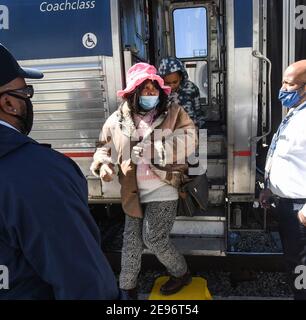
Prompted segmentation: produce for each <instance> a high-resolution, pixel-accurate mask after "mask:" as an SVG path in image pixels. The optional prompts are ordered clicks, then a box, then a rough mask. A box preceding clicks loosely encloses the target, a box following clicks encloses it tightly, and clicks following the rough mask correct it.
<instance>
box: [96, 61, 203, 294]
mask: <svg viewBox="0 0 306 320" xmlns="http://www.w3.org/2000/svg"><path fill="white" fill-rule="evenodd" d="M156 72H157V70H156V69H155V67H154V66H152V65H149V64H146V63H137V64H136V65H134V66H133V67H131V68H130V70H129V71H128V74H127V87H126V88H125V89H124V90H121V91H119V92H118V96H120V97H122V98H123V103H122V104H121V106H120V107H119V109H118V110H117V111H116V112H115V113H114V114H113V115H112V116H111V117H109V118H108V119H107V121H106V123H105V124H104V126H103V129H102V132H101V135H100V143H99V147H98V149H97V151H96V153H95V155H94V161H93V163H92V165H91V171H92V172H93V174H94V175H96V176H98V177H100V178H101V179H103V180H104V181H106V182H107V181H112V179H113V177H114V174H115V170H114V165H115V164H118V167H119V181H120V184H121V197H122V207H123V210H124V211H125V213H126V221H125V229H124V239H123V248H122V261H121V273H120V279H119V285H120V288H121V289H123V290H126V291H127V292H128V294H129V296H130V297H131V298H132V299H136V297H137V289H136V287H137V278H138V274H139V272H140V268H141V255H142V251H143V248H144V246H146V247H147V248H148V249H150V251H151V252H152V253H154V254H155V255H156V256H157V258H158V259H159V261H160V262H161V263H162V264H163V265H164V266H165V267H166V268H167V270H168V272H169V273H170V279H169V280H168V281H167V282H166V283H165V284H164V285H163V286H162V287H161V293H162V294H165V295H169V294H173V293H176V292H177V291H179V290H180V289H182V288H183V287H184V286H185V285H187V284H189V283H190V282H191V280H192V278H191V275H190V273H189V271H188V268H187V264H186V261H185V259H184V257H183V256H182V255H181V254H180V253H179V252H178V251H177V250H176V248H175V247H174V246H173V244H172V243H171V242H170V239H169V234H170V231H171V229H172V226H173V224H174V220H175V216H176V211H177V200H178V187H179V183H180V181H181V177H182V175H183V174H184V173H185V172H186V170H187V169H188V165H187V162H185V163H186V164H182V163H184V162H182V160H186V157H188V156H189V155H191V151H190V149H191V148H187V146H184V147H183V150H182V148H178V143H179V142H178V141H180V142H185V141H186V140H187V139H188V138H189V139H190V140H189V141H193V142H194V145H195V144H196V143H197V141H196V139H197V138H196V131H195V126H194V124H193V122H192V120H191V119H190V118H189V116H188V115H187V113H186V112H185V111H184V109H183V108H182V107H180V106H178V105H176V104H174V103H169V102H168V96H167V95H168V94H169V93H170V91H171V89H170V88H169V87H166V86H164V81H163V80H162V78H161V77H159V76H158V75H157V74H156ZM158 129H159V130H158ZM187 129H189V130H187ZM161 130H162V131H161ZM186 130H187V131H186ZM161 132H162V134H161ZM162 136H163V137H162ZM174 136H175V139H173V137H174ZM189 147H190V145H189ZM187 149H188V150H187Z"/></svg>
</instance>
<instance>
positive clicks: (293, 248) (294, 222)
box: [259, 60, 306, 300]
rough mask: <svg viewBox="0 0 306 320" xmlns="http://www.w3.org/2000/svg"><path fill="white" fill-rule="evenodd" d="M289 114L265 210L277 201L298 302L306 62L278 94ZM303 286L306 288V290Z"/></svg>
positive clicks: (273, 152) (303, 255)
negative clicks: (272, 202) (274, 199)
mask: <svg viewBox="0 0 306 320" xmlns="http://www.w3.org/2000/svg"><path fill="white" fill-rule="evenodd" d="M279 99H280V101H281V102H282V105H283V107H285V108H288V110H289V112H288V114H287V116H286V117H285V118H284V120H283V121H282V123H281V125H280V127H279V129H278V131H277V132H276V134H275V135H274V137H273V140H272V143H271V146H270V149H269V152H268V156H267V161H266V168H265V184H266V188H265V190H263V191H262V192H261V194H260V198H259V200H260V203H261V205H262V207H263V208H269V206H270V202H271V201H270V199H271V198H272V197H275V198H277V201H276V204H277V212H278V214H279V229H280V236H281V240H282V244H283V251H284V255H285V258H286V262H287V267H288V272H289V277H290V284H291V286H292V289H293V292H294V296H295V299H297V300H306V289H305V285H304V286H303V285H301V282H300V281H299V280H298V275H299V272H298V268H299V267H300V266H303V268H305V267H306V60H302V61H298V62H296V63H294V64H292V65H291V66H289V67H288V69H287V70H286V71H285V73H284V77H283V86H282V88H281V90H280V93H279ZM303 287H304V288H303Z"/></svg>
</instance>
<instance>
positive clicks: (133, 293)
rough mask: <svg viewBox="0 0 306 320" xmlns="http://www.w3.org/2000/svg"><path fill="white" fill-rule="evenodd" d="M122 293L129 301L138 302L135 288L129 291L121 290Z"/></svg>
mask: <svg viewBox="0 0 306 320" xmlns="http://www.w3.org/2000/svg"><path fill="white" fill-rule="evenodd" d="M122 291H123V292H124V293H125V294H126V295H127V296H128V298H129V300H138V292H137V288H134V289H129V290H123V289H122Z"/></svg>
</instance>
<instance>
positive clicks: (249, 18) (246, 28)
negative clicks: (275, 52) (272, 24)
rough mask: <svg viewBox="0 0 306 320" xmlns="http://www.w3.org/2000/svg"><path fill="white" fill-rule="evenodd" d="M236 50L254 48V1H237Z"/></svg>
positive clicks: (235, 15)
mask: <svg viewBox="0 0 306 320" xmlns="http://www.w3.org/2000/svg"><path fill="white" fill-rule="evenodd" d="M234 10H235V14H234V19H235V48H249V47H253V0H235V8H234Z"/></svg>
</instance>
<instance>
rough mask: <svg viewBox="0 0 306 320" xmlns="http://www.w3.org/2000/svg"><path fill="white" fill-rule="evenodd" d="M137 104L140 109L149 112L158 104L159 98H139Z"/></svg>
mask: <svg viewBox="0 0 306 320" xmlns="http://www.w3.org/2000/svg"><path fill="white" fill-rule="evenodd" d="M139 104H140V106H141V108H142V109H144V110H146V111H150V110H152V109H154V108H155V107H156V106H157V105H158V104H159V96H140V98H139Z"/></svg>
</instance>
